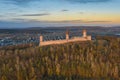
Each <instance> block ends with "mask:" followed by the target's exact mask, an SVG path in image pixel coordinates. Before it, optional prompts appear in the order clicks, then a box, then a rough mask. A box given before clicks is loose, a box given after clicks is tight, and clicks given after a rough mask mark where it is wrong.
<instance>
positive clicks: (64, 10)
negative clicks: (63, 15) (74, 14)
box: [61, 9, 69, 12]
mask: <svg viewBox="0 0 120 80" xmlns="http://www.w3.org/2000/svg"><path fill="white" fill-rule="evenodd" d="M61 11H62V12H67V11H69V10H67V9H63V10H61Z"/></svg>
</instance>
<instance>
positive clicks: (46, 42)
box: [39, 30, 91, 46]
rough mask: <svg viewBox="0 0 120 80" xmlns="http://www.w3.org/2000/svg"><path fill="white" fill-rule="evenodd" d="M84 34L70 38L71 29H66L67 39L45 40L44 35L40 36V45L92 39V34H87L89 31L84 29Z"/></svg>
mask: <svg viewBox="0 0 120 80" xmlns="http://www.w3.org/2000/svg"><path fill="white" fill-rule="evenodd" d="M82 33H83V36H81V37H72V38H71V39H70V38H69V31H66V39H63V40H50V41H43V36H42V35H41V36H40V43H39V46H45V45H53V44H64V43H69V42H76V41H90V40H91V36H87V31H86V30H83V32H82Z"/></svg>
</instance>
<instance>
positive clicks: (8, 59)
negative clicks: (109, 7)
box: [0, 36, 120, 80]
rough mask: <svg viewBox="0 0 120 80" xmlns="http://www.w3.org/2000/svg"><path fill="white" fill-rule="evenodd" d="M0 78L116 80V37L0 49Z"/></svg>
mask: <svg viewBox="0 0 120 80" xmlns="http://www.w3.org/2000/svg"><path fill="white" fill-rule="evenodd" d="M0 80H120V38H118V37H108V36H98V37H96V38H95V40H92V41H87V42H75V43H66V44H61V45H50V46H42V47H39V46H35V45H32V46H28V47H27V46H14V47H13V46H9V47H7V48H5V47H4V48H0Z"/></svg>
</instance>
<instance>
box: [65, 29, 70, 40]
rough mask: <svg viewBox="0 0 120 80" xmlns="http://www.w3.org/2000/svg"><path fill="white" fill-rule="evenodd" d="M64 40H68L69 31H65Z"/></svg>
mask: <svg viewBox="0 0 120 80" xmlns="http://www.w3.org/2000/svg"><path fill="white" fill-rule="evenodd" d="M66 40H69V31H68V30H67V31H66Z"/></svg>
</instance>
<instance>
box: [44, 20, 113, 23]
mask: <svg viewBox="0 0 120 80" xmlns="http://www.w3.org/2000/svg"><path fill="white" fill-rule="evenodd" d="M44 22H50V23H108V22H112V21H103V20H101V21H84V20H63V21H44Z"/></svg>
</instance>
